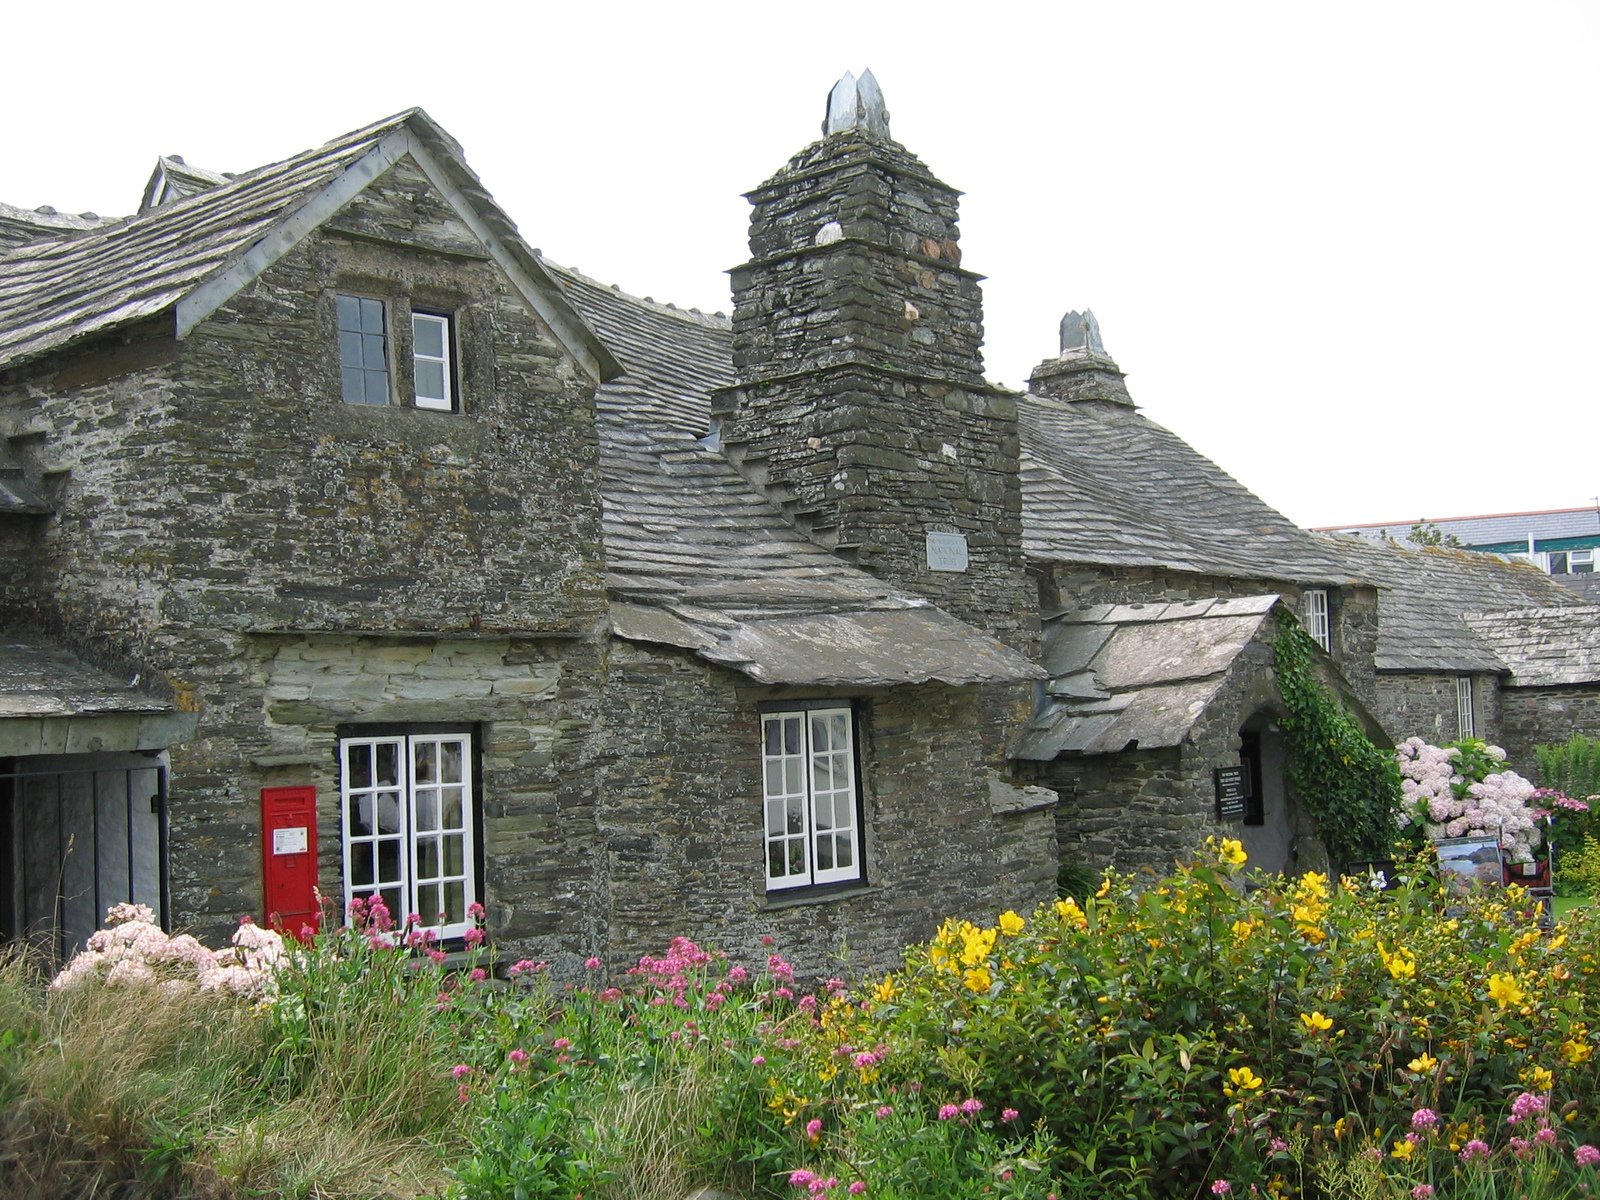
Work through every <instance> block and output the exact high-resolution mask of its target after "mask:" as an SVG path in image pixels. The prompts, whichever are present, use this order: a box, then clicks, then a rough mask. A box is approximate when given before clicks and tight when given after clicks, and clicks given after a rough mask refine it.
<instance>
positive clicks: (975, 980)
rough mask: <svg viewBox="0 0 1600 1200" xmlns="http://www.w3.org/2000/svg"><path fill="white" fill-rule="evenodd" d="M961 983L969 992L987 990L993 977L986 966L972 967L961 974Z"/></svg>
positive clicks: (992, 981)
mask: <svg viewBox="0 0 1600 1200" xmlns="http://www.w3.org/2000/svg"><path fill="white" fill-rule="evenodd" d="M961 983H962V986H963V987H965V988H966V989H967V990H968V991H969V992H987V991H988V990H989V988H990V986H991V985H992V984H993V983H994V979H993V977H992V976H990V974H989V969H988V968H987V967H973V968H972V970H970V971H968V972H966V974H964V975H962V976H961Z"/></svg>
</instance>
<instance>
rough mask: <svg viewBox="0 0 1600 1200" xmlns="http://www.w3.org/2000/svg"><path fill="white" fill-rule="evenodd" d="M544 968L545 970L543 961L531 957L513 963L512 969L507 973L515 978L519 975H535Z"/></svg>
mask: <svg viewBox="0 0 1600 1200" xmlns="http://www.w3.org/2000/svg"><path fill="white" fill-rule="evenodd" d="M542 970H544V964H543V963H542V962H534V961H533V959H531V958H524V959H519V960H518V961H517V962H514V963H512V964H511V970H510V971H508V972H507V974H509V975H510V976H511V978H513V979H515V978H516V977H517V976H519V975H533V974H536V973H538V972H539V971H542Z"/></svg>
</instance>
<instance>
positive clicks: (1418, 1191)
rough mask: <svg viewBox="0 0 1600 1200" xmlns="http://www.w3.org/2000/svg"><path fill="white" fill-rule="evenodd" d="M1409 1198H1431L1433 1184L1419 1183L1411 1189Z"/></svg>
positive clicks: (1412, 1199) (1428, 1199)
mask: <svg viewBox="0 0 1600 1200" xmlns="http://www.w3.org/2000/svg"><path fill="white" fill-rule="evenodd" d="M1411 1200H1433V1185H1432V1184H1431V1183H1419V1184H1417V1186H1416V1187H1414V1188H1412V1189H1411Z"/></svg>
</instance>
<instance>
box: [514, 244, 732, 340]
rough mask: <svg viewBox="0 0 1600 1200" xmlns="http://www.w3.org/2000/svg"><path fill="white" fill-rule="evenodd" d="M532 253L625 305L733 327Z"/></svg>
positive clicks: (722, 318) (716, 326)
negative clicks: (624, 302) (625, 303)
mask: <svg viewBox="0 0 1600 1200" xmlns="http://www.w3.org/2000/svg"><path fill="white" fill-rule="evenodd" d="M534 253H535V254H537V255H538V256H539V261H540V262H541V263H543V264H544V266H545V267H546V268H547V269H548V270H550V271H551V272H553V273H555V274H557V275H559V276H562V277H563V278H565V279H571V280H575V281H576V282H578V283H582V284H587V285H588V286H589V287H592V288H594V289H595V290H597V291H601V292H610V293H611V294H612V295H614V296H616V297H618V298H619V299H621V300H625V301H627V302H628V303H629V304H636V305H638V306H639V307H640V308H645V309H649V310H650V311H651V312H655V313H659V314H661V315H662V316H664V317H677V318H679V319H681V320H684V321H688V322H690V323H692V324H695V325H700V326H703V327H704V328H706V329H713V330H717V331H720V332H728V331H731V330H732V329H733V318H731V317H727V316H722V315H720V314H717V313H706V312H701V311H700V310H699V309H698V308H679V307H678V306H677V305H676V304H673V303H671V302H670V301H669V302H663V301H660V300H657V299H655V298H654V297H653V296H635V295H634V294H633V293H632V292H626V291H623V290H622V288H621V287H619V286H618V285H617V284H614V283H607V282H605V281H604V280H603V279H596V278H595V277H594V276H593V275H585V274H584V273H583V272H582V271H580V270H578V268H576V267H569V266H565V265H563V264H561V263H558V262H556V261H555V260H554V259H552V258H549V257H547V256H546V255H545V253H544V251H542V250H535V251H534Z"/></svg>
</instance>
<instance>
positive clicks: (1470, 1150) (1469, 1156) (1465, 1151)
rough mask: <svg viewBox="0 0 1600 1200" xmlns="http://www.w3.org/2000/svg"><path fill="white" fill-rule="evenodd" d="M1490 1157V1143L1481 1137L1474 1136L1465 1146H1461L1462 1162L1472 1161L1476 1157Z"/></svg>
mask: <svg viewBox="0 0 1600 1200" xmlns="http://www.w3.org/2000/svg"><path fill="white" fill-rule="evenodd" d="M1488 1157H1489V1144H1488V1143H1487V1142H1485V1141H1483V1140H1482V1139H1481V1138H1473V1139H1472V1140H1471V1141H1470V1142H1468V1143H1467V1144H1466V1145H1465V1146H1463V1147H1461V1161H1462V1162H1471V1161H1472V1160H1473V1159H1475V1158H1488Z"/></svg>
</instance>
